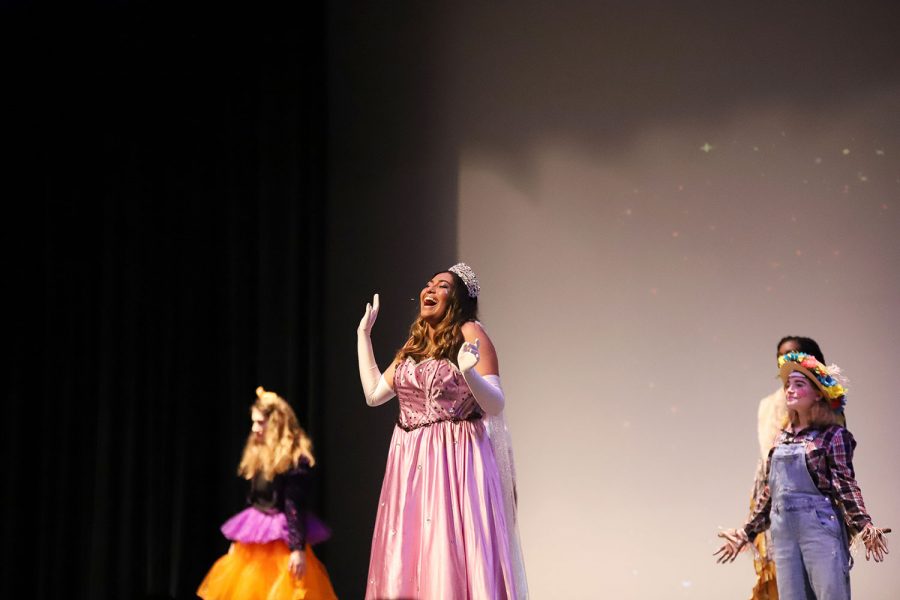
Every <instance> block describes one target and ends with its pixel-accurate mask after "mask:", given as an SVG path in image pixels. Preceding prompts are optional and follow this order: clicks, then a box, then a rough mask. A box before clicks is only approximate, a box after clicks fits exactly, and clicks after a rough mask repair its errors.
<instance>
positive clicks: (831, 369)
mask: <svg viewBox="0 0 900 600" xmlns="http://www.w3.org/2000/svg"><path fill="white" fill-rule="evenodd" d="M787 363H796V364H797V365H799V366H800V367H802V369H791V370H800V371H801V372H804V373H805V374H808V375H812V376H813V377H815V379H816V381H815V383H816V385H817V387H818V388H819V389H820V390H822V393H823V394H825V398H826V399H827V400H828V404H829V405H830V406H831V408H832V410H838V411H839V410H841V409H843V407H844V405H845V404H847V398H846V396H847V387H846V386H847V382H848V380H847V377H846V376H845V375H844V374H843V373H841V369H840V368H839V367H838V366H837V365H834V364H832V365H829V366H827V367H826V366H825V365H823V364H822V363H820V362H819V361H818V360H816V357H815V356H812V355H809V354H805V353H803V352H787V353H785V354H782V355H781V356H779V357H778V368H779V369H781V367H783V366H784V365H785V364H787Z"/></svg>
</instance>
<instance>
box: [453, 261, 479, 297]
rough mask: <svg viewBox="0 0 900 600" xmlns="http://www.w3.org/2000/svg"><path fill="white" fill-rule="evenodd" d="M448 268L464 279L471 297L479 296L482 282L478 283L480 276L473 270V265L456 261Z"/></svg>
mask: <svg viewBox="0 0 900 600" xmlns="http://www.w3.org/2000/svg"><path fill="white" fill-rule="evenodd" d="M447 270H448V271H449V272H451V273H455V274H456V275H457V276H459V278H460V279H462V280H463V283H464V284H466V289H467V290H469V298H477V297H478V294H480V293H481V284H479V283H478V276H477V275H475V271H473V270H472V267H470V266H469V265H467V264H466V263H456V264H455V265H453V266H452V267H450V268H449V269H447Z"/></svg>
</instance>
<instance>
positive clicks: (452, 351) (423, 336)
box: [394, 271, 478, 364]
mask: <svg viewBox="0 0 900 600" xmlns="http://www.w3.org/2000/svg"><path fill="white" fill-rule="evenodd" d="M442 273H449V274H450V276H451V278H452V279H453V289H452V290H451V292H452V293H451V294H450V296H449V297H448V298H447V312H445V313H444V317H443V318H442V319H441V320H440V322H439V323H438V324H437V326H436V327H435V328H434V335H429V333H428V332H429V327H428V323H426V321H425V319H423V318H422V317H421V316H419V317H416V320H415V321H413V324H412V325H411V326H410V328H409V339H407V340H406V343H405V344H403V347H402V348H400V350H398V351H397V355H396V356H395V357H394V360H395V361H396V362H403V361H404V360H406V359H407V358H412V359H413V360H414V361H415V362H420V361H422V360H424V359H426V358H437V359H441V358H446V359H448V360H450V361H451V362H453V363H454V364H455V363H456V355H457V354H458V353H459V348H460V346H462V344H463V341H465V340H464V338H463V334H462V326H463V325H464V324H466V323H467V322H469V321H475V320H477V319H478V299H477V298H470V297H469V293H468V290H467V288H466V284H465V283H464V282H463V280H462V279H460V277H459V275H457V274H456V273H453V272H451V271H438V272H437V273H435V274H434V275H433V276H432V277H436V276H437V275H440V274H442Z"/></svg>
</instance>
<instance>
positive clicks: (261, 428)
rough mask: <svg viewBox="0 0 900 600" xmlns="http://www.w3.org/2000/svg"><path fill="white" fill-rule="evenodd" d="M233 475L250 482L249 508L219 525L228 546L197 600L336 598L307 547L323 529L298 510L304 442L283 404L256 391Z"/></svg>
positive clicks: (305, 484)
mask: <svg viewBox="0 0 900 600" xmlns="http://www.w3.org/2000/svg"><path fill="white" fill-rule="evenodd" d="M256 395H257V400H256V402H255V403H254V404H253V406H252V407H251V409H250V418H251V420H252V422H253V425H252V428H251V431H250V436H249V437H248V439H247V444H246V446H245V447H244V455H243V457H242V458H241V464H240V466H239V467H238V474H239V475H240V476H242V477H243V478H244V479H247V480H248V481H250V494H249V495H248V497H247V501H248V503H249V504H250V506H249V507H247V508H246V509H245V510H243V511H241V512H240V513H238V514H237V515H235V516H234V517H232V518H231V519H229V520H228V521H227V522H226V523H225V524H224V525H222V533H223V534H225V537H226V538H228V539H229V540H231V542H232V543H231V547H230V548H229V549H228V554H226V555H225V556H223V557H221V558H220V559H219V560H217V561H216V563H215V564H214V565H213V567H212V569H210V571H209V573H208V574H207V575H206V577H205V578H204V579H203V583H201V584H200V588H199V589H198V590H197V595H198V596H200V597H201V598H204V599H205V600H257V599H259V600H320V599H321V600H330V599H332V598H336V596H335V594H334V590H333V589H332V587H331V581H330V580H329V579H328V573H327V572H326V571H325V567H324V566H323V565H322V563H321V562H319V560H318V559H317V558H316V556H315V554H313V551H312V547H311V546H312V545H313V544H316V543H318V542H321V541H323V540H325V539H327V538H328V536H329V535H330V532H329V530H328V528H327V527H326V526H325V525H324V523H322V522H321V521H319V520H318V519H317V518H316V517H315V516H314V515H313V514H312V513H310V512H309V511H308V510H307V509H306V504H307V496H308V494H309V481H310V471H311V469H312V467H313V465H314V464H315V458H313V455H312V442H311V441H310V439H309V437H307V435H306V432H305V431H303V428H302V427H300V423H299V422H298V421H297V416H296V415H295V414H294V411H293V409H291V407H290V405H289V404H288V403H287V402H285V400H284V399H283V398H281V397H279V396H278V395H277V394H274V393H272V392H267V391H265V390H264V389H263V388H261V387H260V388H257V389H256Z"/></svg>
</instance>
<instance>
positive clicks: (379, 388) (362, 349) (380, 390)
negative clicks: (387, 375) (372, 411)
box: [356, 294, 394, 406]
mask: <svg viewBox="0 0 900 600" xmlns="http://www.w3.org/2000/svg"><path fill="white" fill-rule="evenodd" d="M377 318H378V294H375V297H374V298H372V303H371V304H368V303H367V304H366V312H365V314H363V316H362V319H360V321H359V327H357V328H356V355H357V358H358V359H359V381H360V383H362V388H363V394H364V395H365V397H366V404H368V405H369V406H378V405H379V404H384V403H385V402H387V401H388V400H390V399H391V398H393V397H394V390H392V389H391V387H390V386H389V385H388V384H387V382H386V381H385V380H384V377H383V376H382V375H381V371H379V370H378V363H376V362H375V351H374V350H373V349H372V337H371V335H372V326H373V325H375V319H377Z"/></svg>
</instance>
